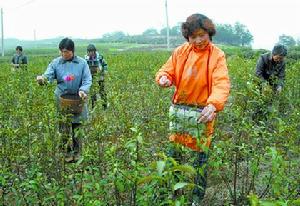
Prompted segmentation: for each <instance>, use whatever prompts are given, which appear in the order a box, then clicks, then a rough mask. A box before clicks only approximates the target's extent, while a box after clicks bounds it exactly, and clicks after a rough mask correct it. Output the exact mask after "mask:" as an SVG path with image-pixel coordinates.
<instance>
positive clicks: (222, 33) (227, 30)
mask: <svg viewBox="0 0 300 206" xmlns="http://www.w3.org/2000/svg"><path fill="white" fill-rule="evenodd" d="M216 30H217V34H216V36H215V37H214V38H213V39H214V41H215V42H217V43H223V44H230V45H235V44H236V38H237V37H236V36H235V33H234V29H233V27H232V26H231V25H230V24H217V25H216Z"/></svg>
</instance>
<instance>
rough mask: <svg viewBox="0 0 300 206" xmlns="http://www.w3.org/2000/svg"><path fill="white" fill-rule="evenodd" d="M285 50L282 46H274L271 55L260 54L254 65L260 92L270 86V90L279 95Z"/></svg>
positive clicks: (282, 78) (283, 76) (282, 80)
mask: <svg viewBox="0 0 300 206" xmlns="http://www.w3.org/2000/svg"><path fill="white" fill-rule="evenodd" d="M286 55H287V49H286V47H285V46H284V45H281V44H276V45H275V46H274V48H273V50H272V52H271V53H265V54H262V55H261V56H260V58H259V60H258V62H257V65H256V72H255V74H256V76H257V77H258V78H259V79H260V90H262V89H264V88H263V87H266V86H271V88H272V90H273V91H274V92H276V93H280V92H281V91H282V89H283V86H284V78H285V61H284V58H285V57H286Z"/></svg>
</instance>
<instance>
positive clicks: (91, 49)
mask: <svg viewBox="0 0 300 206" xmlns="http://www.w3.org/2000/svg"><path fill="white" fill-rule="evenodd" d="M84 58H85V60H86V61H87V63H88V65H89V67H90V70H91V71H92V74H93V80H96V79H97V76H96V74H97V73H99V79H98V85H99V94H100V97H101V99H102V106H103V109H104V110H105V109H107V94H106V92H105V85H104V79H105V74H106V73H107V63H106V61H105V60H104V57H103V56H102V55H101V54H99V52H98V51H97V49H96V47H95V45H93V44H89V45H88V46H87V54H86V55H85V57H84ZM93 69H95V70H94V72H93ZM96 101H97V94H93V95H92V107H94V105H95V102H96Z"/></svg>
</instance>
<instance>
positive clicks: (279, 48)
mask: <svg viewBox="0 0 300 206" xmlns="http://www.w3.org/2000/svg"><path fill="white" fill-rule="evenodd" d="M272 55H279V56H283V57H285V56H286V55H287V49H286V47H285V46H284V45H282V44H276V45H275V46H274V47H273V50H272Z"/></svg>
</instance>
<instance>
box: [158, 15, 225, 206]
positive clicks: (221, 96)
mask: <svg viewBox="0 0 300 206" xmlns="http://www.w3.org/2000/svg"><path fill="white" fill-rule="evenodd" d="M181 30H182V35H183V37H184V38H185V39H186V40H187V42H186V43H184V44H182V45H181V46H179V47H177V48H176V49H175V50H174V52H173V54H172V55H171V56H170V58H169V59H168V60H167V62H166V63H165V64H164V65H163V66H162V67H161V69H160V70H159V71H158V72H157V73H156V77H155V80H156V82H157V84H158V85H159V86H161V87H163V88H166V87H171V86H174V87H175V92H174V94H173V98H172V104H171V106H170V109H169V115H170V117H171V118H170V132H171V134H170V136H169V140H170V141H171V142H172V143H171V148H170V150H169V154H170V155H171V156H172V157H174V158H175V159H176V157H178V156H182V154H186V153H183V152H182V151H186V150H188V151H189V152H188V153H191V154H192V157H193V158H191V159H193V166H194V167H195V168H196V171H197V174H196V177H195V185H197V186H196V187H195V188H194V190H193V195H192V197H193V198H192V201H193V203H195V204H199V203H200V202H201V201H202V199H203V198H204V194H205V189H206V178H207V166H206V163H207V160H208V151H209V148H210V145H211V141H212V134H213V130H214V120H215V117H216V113H218V112H220V111H222V110H223V108H224V106H225V103H226V101H227V98H228V96H229V91H230V80H229V75H228V70H227V64H226V59H225V54H224V52H223V51H222V50H221V49H219V48H218V47H217V46H215V45H214V44H213V43H212V37H213V36H214V35H215V33H216V30H215V25H214V24H213V22H212V20H211V19H209V18H208V17H206V16H205V15H203V14H198V13H197V14H193V15H191V16H189V17H188V18H187V19H186V22H184V23H182V27H181ZM178 148H179V149H178ZM180 148H184V150H182V149H180ZM186 155H187V154H186Z"/></svg>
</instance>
